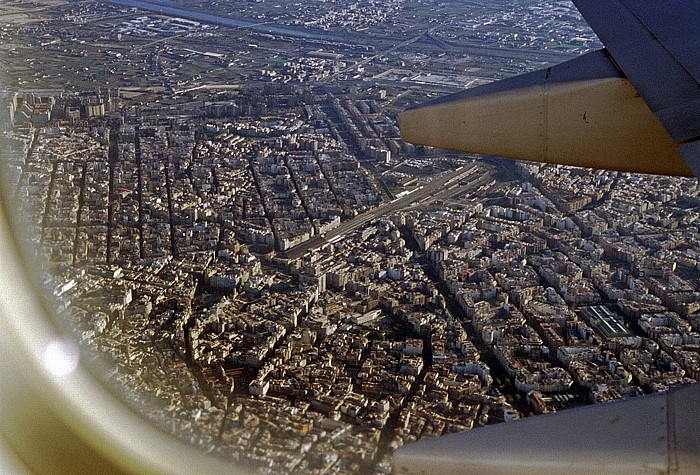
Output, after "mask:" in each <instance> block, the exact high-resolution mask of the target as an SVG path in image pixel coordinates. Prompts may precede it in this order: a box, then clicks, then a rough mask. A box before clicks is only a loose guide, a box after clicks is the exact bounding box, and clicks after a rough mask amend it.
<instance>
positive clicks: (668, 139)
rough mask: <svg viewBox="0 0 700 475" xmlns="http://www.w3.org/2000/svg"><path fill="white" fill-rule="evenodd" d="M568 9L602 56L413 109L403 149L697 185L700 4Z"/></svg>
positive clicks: (587, 3) (685, 0)
mask: <svg viewBox="0 0 700 475" xmlns="http://www.w3.org/2000/svg"><path fill="white" fill-rule="evenodd" d="M574 3H575V4H576V6H577V7H578V8H579V10H580V11H581V13H582V14H583V15H584V17H585V18H586V20H587V21H588V22H589V23H590V24H591V27H592V28H593V29H594V31H595V32H596V34H598V36H599V37H600V39H601V41H603V43H604V44H605V45H606V47H607V49H606V50H601V51H596V52H593V53H589V54H586V55H583V56H580V57H578V58H576V59H574V60H571V61H568V62H566V63H563V64H560V65H557V66H554V67H551V68H548V69H546V70H542V71H536V72H534V73H529V74H525V75H521V76H515V77H513V78H509V79H506V80H503V81H498V82H495V83H491V84H487V85H485V86H480V87H476V88H473V89H468V90H466V91H463V92H460V93H457V94H453V95H450V96H447V97H444V98H440V99H437V100H434V101H429V102H427V103H424V104H421V105H418V106H414V107H412V108H409V109H407V110H406V111H404V112H403V113H402V114H401V116H400V117H399V123H400V127H401V135H402V137H403V139H404V140H406V141H408V142H412V143H416V144H421V145H430V146H434V147H440V148H448V149H452V150H460V151H467V152H475V153H481V154H486V155H498V156H504V157H509V158H517V159H525V160H534V161H539V162H545V163H559V164H565V165H575V166H583V167H591V168H608V169H614V170H620V171H629V172H640V173H657V174H666V175H682V176H693V175H700V141H698V142H696V141H697V140H698V139H700V84H699V83H698V78H700V2H698V1H697V0H680V1H679V2H678V3H676V2H673V3H671V4H669V3H667V2H662V1H658V0H641V1H638V2H630V1H628V0H614V1H613V0H609V1H605V2H601V1H599V0H574ZM627 4H630V5H632V7H629V6H628V5H627ZM679 9H683V10H679ZM693 18H697V19H698V21H697V22H695V23H694V24H693V25H692V26H689V27H688V28H687V29H686V28H685V25H686V22H687V21H688V19H690V20H691V21H692V19H693ZM681 21H682V22H683V23H682V24H680V23H679V22H681ZM686 45H687V46H686ZM687 49H692V51H687Z"/></svg>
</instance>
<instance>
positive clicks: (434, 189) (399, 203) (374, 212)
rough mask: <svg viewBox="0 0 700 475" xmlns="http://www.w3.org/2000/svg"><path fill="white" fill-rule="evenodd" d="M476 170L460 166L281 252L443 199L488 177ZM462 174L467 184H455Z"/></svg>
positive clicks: (297, 251)
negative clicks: (467, 179)
mask: <svg viewBox="0 0 700 475" xmlns="http://www.w3.org/2000/svg"><path fill="white" fill-rule="evenodd" d="M478 170H479V168H478V167H477V166H476V165H475V164H472V165H468V166H466V167H460V168H458V169H457V170H455V171H453V172H450V173H447V174H445V175H443V176H441V177H439V178H436V179H435V180H432V181H431V182H429V183H427V184H425V185H423V186H420V187H418V188H416V189H414V190H413V191H412V192H410V193H408V194H406V195H403V196H402V197H400V198H397V199H395V200H393V201H390V202H388V203H384V204H382V205H380V206H377V207H376V208H374V209H371V210H369V211H366V212H364V213H362V214H360V215H358V216H356V217H354V218H352V219H349V220H347V221H343V222H342V223H340V225H339V226H338V227H336V228H333V229H332V230H330V231H328V232H327V233H326V234H325V236H314V237H313V238H311V239H309V240H308V241H305V242H303V243H301V244H299V245H297V246H294V247H293V248H291V249H289V250H288V251H286V252H285V255H286V256H287V257H288V258H289V259H297V258H299V257H301V256H303V255H304V254H306V253H307V252H308V251H310V250H312V249H317V248H319V247H321V246H323V245H324V244H326V243H328V242H330V241H332V240H333V239H335V238H340V237H342V236H345V235H347V234H349V233H351V232H353V231H355V230H357V229H358V228H361V227H362V226H365V225H366V224H367V223H369V222H370V221H372V220H375V219H377V218H380V217H382V216H386V215H390V214H393V213H396V212H397V211H400V210H402V209H404V208H406V207H408V206H410V205H414V204H417V203H420V202H428V201H436V200H440V199H444V198H447V197H450V196H454V195H456V194H458V193H464V192H465V191H469V190H473V189H476V188H478V187H480V186H483V185H484V184H486V183H487V182H488V181H489V180H490V179H491V176H490V174H488V173H486V174H478V173H477V172H478ZM466 178H469V184H468V185H466V186H456V185H458V184H459V182H460V181H462V180H464V179H466Z"/></svg>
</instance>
